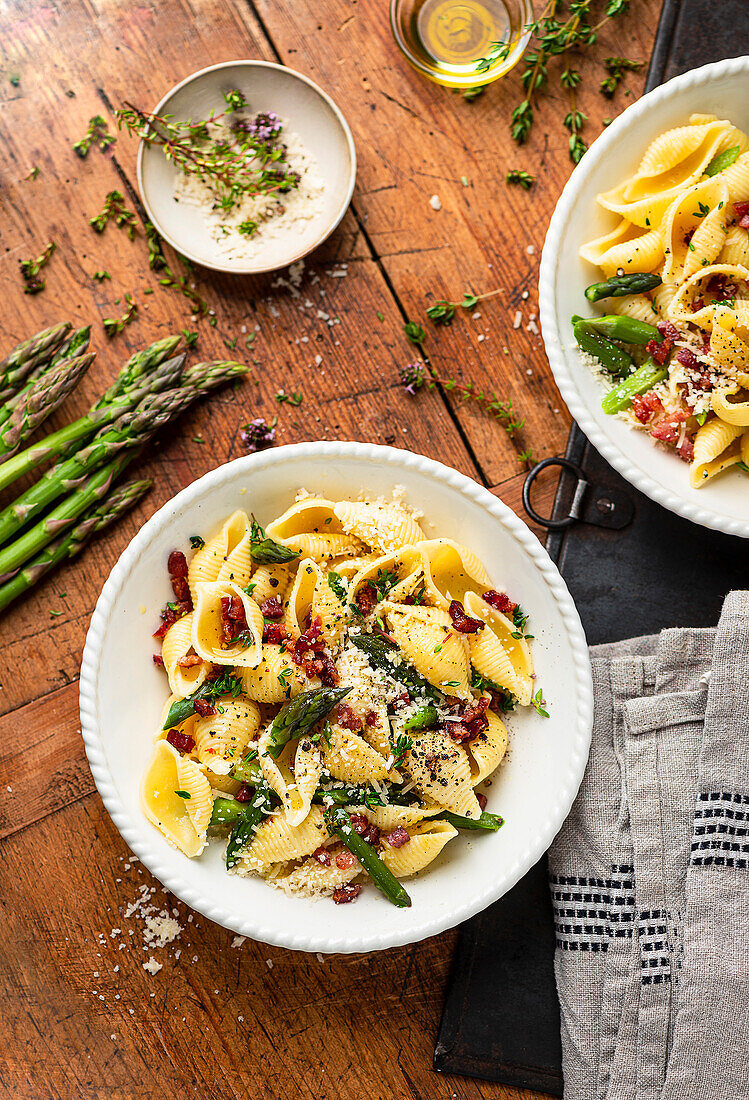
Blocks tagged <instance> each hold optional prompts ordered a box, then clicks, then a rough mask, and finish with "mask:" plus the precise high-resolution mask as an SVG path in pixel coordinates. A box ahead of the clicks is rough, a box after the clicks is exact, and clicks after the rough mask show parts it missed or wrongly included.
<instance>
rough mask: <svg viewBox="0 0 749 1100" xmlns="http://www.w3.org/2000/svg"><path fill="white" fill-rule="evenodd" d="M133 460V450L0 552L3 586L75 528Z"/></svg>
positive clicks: (117, 459) (105, 467)
mask: <svg viewBox="0 0 749 1100" xmlns="http://www.w3.org/2000/svg"><path fill="white" fill-rule="evenodd" d="M134 457H135V455H134V454H133V452H132V451H126V452H125V453H124V454H121V455H118V456H117V458H116V459H115V460H114V462H110V463H109V464H108V465H107V466H104V467H103V468H102V469H101V470H98V471H97V472H96V473H95V474H93V475H92V476H91V477H90V478H89V479H88V480H87V481H85V482H84V483H83V485H81V486H80V487H79V488H78V489H76V490H75V491H74V492H72V493H71V494H70V495H69V496H68V497H66V499H65V500H64V501H63V502H62V503H61V504H59V505H58V506H57V508H55V509H53V511H51V512H50V513H49V514H48V515H47V516H45V517H44V519H42V520H40V521H39V522H38V523H37V524H35V525H34V526H33V527H30V528H29V530H28V531H24V533H23V534H22V535H19V537H18V538H17V539H16V540H15V542H12V543H11V544H10V546H5V547H3V549H2V550H0V584H2V583H4V582H5V581H8V580H10V579H11V577H12V576H13V574H14V573H15V571H16V570H17V569H19V568H20V567H21V566H22V565H24V563H25V562H27V561H28V560H29V559H30V558H33V557H35V555H36V554H37V553H38V552H39V551H40V550H42V549H43V548H44V547H45V546H48V545H49V543H51V542H53V541H54V540H55V538H56V537H57V536H58V535H60V534H61V533H62V532H63V531H66V530H67V529H68V528H69V527H72V526H73V524H74V523H75V521H76V520H77V519H78V517H79V516H81V515H83V513H84V512H87V511H88V510H89V508H91V507H92V506H93V505H94V504H96V502H97V501H99V500H101V499H102V498H103V497H105V496H106V495H107V494H108V493H109V490H110V488H111V486H112V483H113V482H114V480H115V478H116V477H117V476H118V475H119V474H120V473H121V472H122V471H123V470H124V469H125V467H126V466H127V464H128V463H129V462H132V460H133V458H134Z"/></svg>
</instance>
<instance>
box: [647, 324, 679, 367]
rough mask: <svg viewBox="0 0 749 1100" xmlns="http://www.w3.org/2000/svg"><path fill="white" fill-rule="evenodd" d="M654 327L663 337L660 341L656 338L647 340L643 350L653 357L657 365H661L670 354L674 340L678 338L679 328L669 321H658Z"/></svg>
mask: <svg viewBox="0 0 749 1100" xmlns="http://www.w3.org/2000/svg"><path fill="white" fill-rule="evenodd" d="M656 328H657V329H658V331H659V332H660V334H661V336H662V337H663V339H662V340H661V341H660V342H659V341H658V340H649V341H648V343H647V345H646V347H645V350H646V351H647V353H648V355H650V356H652V358H653V359H655V361H656V363H658V365H659V366H663V364H664V363H665V362H666V360H667V359H668V357H669V355H670V354H671V349H672V348H673V346H674V340H678V339H679V330H678V329H677V328H676V327H675V326H674V325H672V324H671V322H670V321H659V322H658V324H657V325H656Z"/></svg>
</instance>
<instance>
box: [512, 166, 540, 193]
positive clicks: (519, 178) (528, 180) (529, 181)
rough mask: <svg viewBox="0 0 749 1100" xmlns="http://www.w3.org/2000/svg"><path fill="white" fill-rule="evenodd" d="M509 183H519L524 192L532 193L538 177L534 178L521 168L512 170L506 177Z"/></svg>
mask: <svg viewBox="0 0 749 1100" xmlns="http://www.w3.org/2000/svg"><path fill="white" fill-rule="evenodd" d="M505 179H506V180H507V182H508V183H517V184H518V185H519V186H520V187H522V188H523V190H524V191H530V189H531V187H532V186H533V184H534V183H535V182H536V177H535V176H532V175H531V174H530V172H525V171H523V170H522V169H520V168H511V169H510V171H509V172H508V173H507V175H506V176H505Z"/></svg>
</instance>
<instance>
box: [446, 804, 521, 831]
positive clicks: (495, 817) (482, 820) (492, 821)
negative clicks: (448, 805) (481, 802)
mask: <svg viewBox="0 0 749 1100" xmlns="http://www.w3.org/2000/svg"><path fill="white" fill-rule="evenodd" d="M436 817H438V818H442V819H443V820H444V821H449V822H450V824H451V825H454V826H455V828H456V829H468V830H471V831H472V830H474V829H479V830H483V831H484V832H489V833H496V831H497V829H499V828H501V827H502V825H504V823H505V821H504V818H503V817H500V816H499V814H490V813H487V812H486V810H482V812H481V817H477V818H476V819H475V820H474V819H473V818H470V817H461V816H460V814H453V813H451V812H450V811H449V810H442V811H441V812H440V813H438V814H437V815H436Z"/></svg>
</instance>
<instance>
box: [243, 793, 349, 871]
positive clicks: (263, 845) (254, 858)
mask: <svg viewBox="0 0 749 1100" xmlns="http://www.w3.org/2000/svg"><path fill="white" fill-rule="evenodd" d="M327 838H328V830H327V827H326V825H325V819H324V818H323V812H322V809H321V808H320V807H319V806H313V807H312V809H311V810H310V812H309V813H308V814H307V816H306V818H305V819H304V821H303V822H302V824H301V825H291V824H290V822H289V820H288V818H287V816H286V814H285V813H275V814H272V815H271V816H270V817H269V818H267V819H266V820H265V821H264V822H263V823H262V824H261V825H260V826H258V828H257V830H256V832H255V836H254V837H253V839H252V841H251V843H250V844H249V846H248V847H247V849H246V850H245V851H244V853H243V854H242V856H241V857H240V859H239V861H238V863H237V865H236V867H235V871H236V872H237V874H247V873H248V871H256V870H258V869H260V868H262V867H265V866H267V865H268V864H271V863H282V862H283V861H285V860H288V859H299V857H300V856H307V855H310V854H311V853H312V852H314V851H315V849H316V848H319V847H320V845H321V844H322V843H323V841H324V840H326V839H327Z"/></svg>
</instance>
